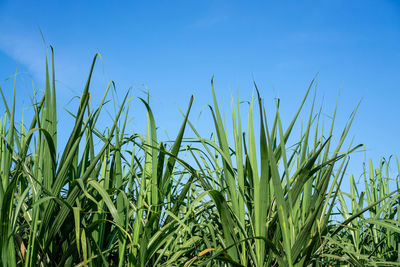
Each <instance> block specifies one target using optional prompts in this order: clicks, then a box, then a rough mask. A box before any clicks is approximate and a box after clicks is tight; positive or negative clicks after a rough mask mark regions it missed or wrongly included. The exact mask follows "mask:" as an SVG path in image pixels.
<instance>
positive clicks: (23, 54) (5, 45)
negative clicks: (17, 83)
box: [0, 31, 45, 81]
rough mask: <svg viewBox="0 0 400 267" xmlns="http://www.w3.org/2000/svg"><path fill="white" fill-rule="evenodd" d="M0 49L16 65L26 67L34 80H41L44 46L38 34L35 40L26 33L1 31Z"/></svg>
mask: <svg viewBox="0 0 400 267" xmlns="http://www.w3.org/2000/svg"><path fill="white" fill-rule="evenodd" d="M0 49H1V50H2V51H3V52H4V53H5V54H7V55H8V56H9V57H11V58H12V59H14V60H15V61H16V62H17V63H18V64H23V65H24V66H25V67H27V69H28V71H29V72H30V73H31V74H32V75H33V76H34V77H35V78H36V79H39V80H40V81H42V80H43V71H44V67H45V61H44V55H45V45H44V42H43V41H41V40H40V34H39V33H38V38H36V37H33V36H30V35H29V34H26V33H21V32H16V33H9V32H6V31H3V32H1V33H0Z"/></svg>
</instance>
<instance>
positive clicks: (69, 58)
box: [0, 0, 400, 166]
mask: <svg viewBox="0 0 400 267" xmlns="http://www.w3.org/2000/svg"><path fill="white" fill-rule="evenodd" d="M116 2H117V1H113V2H110V1H68V2H65V1H1V0H0V29H1V30H0V86H1V87H2V88H3V90H5V91H6V95H8V96H9V97H10V94H9V92H10V90H11V89H12V83H11V82H10V81H6V80H5V79H6V78H7V77H9V76H10V75H12V74H13V73H14V72H15V69H16V67H17V66H18V70H19V72H20V73H22V74H21V75H19V78H18V87H17V89H18V91H17V96H18V99H19V100H21V101H19V103H22V102H24V105H25V106H26V105H28V104H29V97H28V95H29V93H30V92H31V91H32V89H31V88H32V86H31V83H30V80H31V79H32V80H33V82H34V84H35V86H36V88H37V89H40V88H43V80H44V54H45V47H46V46H45V45H44V43H43V40H42V37H41V34H40V31H39V28H40V29H41V31H42V32H43V35H44V37H45V41H46V44H47V45H52V46H53V47H54V49H55V60H56V76H57V80H58V82H57V94H58V96H59V102H60V106H66V107H68V105H67V104H68V102H69V100H70V99H71V98H72V97H73V96H74V95H77V94H79V92H80V91H81V90H82V89H83V86H84V84H85V79H86V77H87V74H88V70H89V67H90V64H91V61H92V58H93V56H94V54H95V53H97V52H99V53H100V54H101V55H102V59H103V64H98V65H97V67H96V70H95V75H94V80H93V87H92V92H93V93H94V101H96V99H97V100H98V99H99V98H100V97H101V96H102V93H103V92H104V89H105V87H106V85H107V82H108V81H109V80H111V79H112V80H114V81H115V82H116V85H117V92H118V95H119V98H122V95H123V94H125V92H126V91H127V89H128V88H130V87H132V88H133V93H132V94H133V95H134V96H143V93H141V92H140V91H139V90H138V89H144V88H146V87H148V88H149V90H150V93H151V94H152V95H153V99H152V100H151V101H152V104H153V109H154V113H155V114H156V119H157V121H158V124H159V126H161V127H162V128H165V130H166V131H167V132H168V133H169V134H170V135H171V136H174V135H175V134H176V131H177V130H176V129H177V127H178V126H179V124H180V120H181V116H180V113H179V111H178V107H179V108H181V109H185V108H186V106H187V103H188V101H189V98H190V95H191V94H194V95H195V107H194V109H193V113H192V120H194V121H196V119H197V118H198V116H199V114H200V112H201V111H202V110H203V107H204V106H205V105H206V104H210V103H211V98H210V96H211V93H210V79H211V77H212V75H214V76H215V86H216V92H217V94H218V96H219V99H220V101H222V102H224V103H226V105H225V106H226V107H227V108H229V105H228V104H229V101H230V95H232V94H233V95H235V94H236V93H237V92H238V90H239V95H240V98H241V99H242V100H249V99H250V97H251V93H252V91H253V88H252V82H253V79H254V80H255V81H256V82H257V84H258V86H259V88H260V89H261V94H262V96H263V97H264V98H265V102H266V104H267V105H268V104H273V98H275V97H279V98H280V99H281V103H282V114H283V117H284V118H285V117H286V118H287V119H290V118H291V114H293V112H294V111H295V107H296V106H297V105H298V103H299V102H300V101H301V98H302V96H303V94H304V92H305V90H306V88H307V86H308V84H309V83H310V81H311V80H312V79H313V78H314V76H315V75H316V74H317V73H319V75H318V89H317V99H318V103H319V104H323V107H324V108H323V109H324V112H325V113H327V114H330V113H332V110H333V107H334V104H335V102H336V100H337V99H338V94H339V90H340V88H341V95H340V98H339V114H338V116H339V118H338V126H339V128H338V129H339V130H341V129H342V126H344V123H345V122H346V120H347V119H348V117H349V115H350V113H351V111H352V110H353V109H354V108H355V106H356V105H357V104H358V103H359V102H360V101H361V100H362V103H361V106H360V109H359V112H358V116H357V118H356V121H355V124H354V127H353V130H352V132H351V136H350V137H354V138H355V139H354V140H355V143H364V144H366V145H367V157H371V158H373V159H374V160H375V161H376V160H379V158H380V157H381V156H385V157H387V156H389V155H391V154H397V155H399V153H398V152H399V151H400V141H399V139H398V133H399V132H400V126H399V115H400V107H399V105H398V103H399V99H400V5H399V4H398V3H397V2H396V1H384V0H381V1H324V0H323V1H279V2H278V1H130V2H118V4H116ZM139 105H140V104H139V102H137V101H136V102H135V107H134V110H138V113H135V112H133V115H132V118H133V124H134V125H135V123H137V125H136V128H140V125H142V124H141V121H142V118H144V116H143V110H144V108H143V107H141V106H139ZM0 110H2V111H3V107H2V105H0ZM139 111H140V112H142V113H140V112H139ZM227 111H228V110H227ZM136 114H140V115H136ZM207 115H208V114H207ZM60 116H61V117H60V120H63V119H65V120H66V121H67V120H68V118H67V117H68V115H66V114H65V112H64V113H62V112H61V111H60ZM202 116H205V115H202ZM227 118H228V119H229V117H227ZM326 119H327V120H328V117H327V118H326ZM198 126H199V127H200V128H203V129H209V117H208V119H206V120H203V121H199V122H198ZM138 131H140V130H138ZM140 132H143V131H140ZM355 157H356V158H357V157H358V158H357V160H358V161H362V160H363V157H360V156H355ZM358 166H360V165H358Z"/></svg>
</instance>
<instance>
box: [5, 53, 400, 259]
mask: <svg viewBox="0 0 400 267" xmlns="http://www.w3.org/2000/svg"><path fill="white" fill-rule="evenodd" d="M95 61H96V57H95V58H94V60H93V64H92V67H91V70H90V73H89V78H88V80H87V83H86V86H85V88H84V90H83V93H82V95H81V97H80V104H79V108H78V110H77V111H76V112H75V113H74V114H73V116H74V120H75V123H74V127H73V129H72V131H71V133H70V135H69V139H68V141H67V142H66V145H65V147H64V148H63V149H61V148H60V147H58V142H57V141H58V140H57V137H58V136H59V134H58V132H57V124H58V123H60V121H58V119H57V115H56V114H57V105H56V89H55V75H54V60H52V72H51V74H52V75H50V72H49V70H48V67H47V63H46V84H45V89H44V93H43V97H42V98H41V100H39V101H37V100H36V99H34V103H33V105H32V107H31V109H32V113H33V114H34V115H33V118H32V121H31V123H30V125H29V127H27V126H25V124H24V123H23V121H22V122H21V123H17V120H16V118H15V89H14V99H13V100H12V101H11V102H10V100H6V98H5V97H4V95H3V93H2V96H3V101H4V107H5V110H6V112H5V114H4V116H3V117H2V118H1V120H0V137H1V140H0V177H1V184H0V208H1V212H0V221H1V228H0V250H1V257H0V263H1V265H2V266H117V265H118V266H309V265H310V266H328V265H356V266H365V265H372V266H374V265H379V266H382V265H400V255H399V253H400V248H399V242H400V239H399V233H400V230H399V228H398V225H399V216H398V212H400V211H399V210H398V204H399V194H398V190H395V189H398V186H397V188H393V185H398V179H397V180H396V179H393V181H391V178H390V172H389V162H388V161H382V162H381V164H380V166H379V168H377V169H374V167H373V165H372V162H370V163H369V171H365V172H364V182H365V190H364V191H363V190H362V189H360V188H361V187H360V186H359V187H358V188H357V184H356V182H355V180H354V178H353V176H350V177H349V176H348V175H347V174H346V168H347V166H348V162H349V157H348V155H349V154H350V153H352V152H353V151H355V150H357V149H359V148H360V146H359V145H358V146H357V145H356V146H353V145H352V142H346V136H347V134H348V132H349V129H350V126H351V124H352V121H353V119H354V117H355V112H353V113H352V115H351V117H350V119H349V121H348V123H347V125H345V127H344V129H343V132H342V134H341V135H340V136H339V137H336V140H337V142H336V143H334V142H333V141H332V140H333V139H332V138H331V137H332V135H333V133H334V121H335V115H336V109H335V111H334V114H333V116H332V122H331V125H330V126H329V127H328V129H327V131H326V129H324V127H323V126H322V125H323V124H322V123H320V114H321V112H315V111H314V102H313V104H312V106H311V108H310V112H309V114H307V115H305V116H304V115H303V116H302V117H304V118H305V119H304V121H303V119H301V123H300V122H298V121H299V120H300V119H299V117H300V116H301V115H300V114H302V108H303V106H304V105H305V103H306V99H307V97H308V94H309V92H310V89H311V87H312V83H311V85H310V87H309V88H308V90H307V93H306V95H305V97H304V99H303V100H302V102H301V103H300V106H299V109H298V111H297V112H296V114H295V115H294V117H293V119H292V120H291V121H290V122H289V124H288V127H287V128H286V129H284V127H283V123H282V121H281V117H280V114H279V103H277V105H276V108H275V114H274V116H272V117H271V116H270V114H267V112H266V111H265V108H264V106H263V102H262V99H261V98H260V96H259V92H258V89H257V87H255V89H256V93H257V97H255V98H253V100H252V101H251V102H250V103H249V104H248V108H247V107H246V113H247V115H248V117H247V120H246V121H247V125H246V127H244V126H243V125H242V122H243V120H242V115H241V114H242V112H243V111H241V109H240V103H239V99H238V100H237V101H236V103H235V101H233V100H232V103H231V115H232V120H231V121H232V129H233V134H229V133H228V130H227V127H226V125H225V124H224V118H223V117H222V116H221V112H220V109H219V107H218V104H217V99H216V96H215V92H214V88H213V85H212V97H213V105H212V106H210V114H211V119H212V123H213V124H214V125H215V129H214V134H213V135H211V136H212V137H211V138H203V137H202V136H200V134H199V133H198V131H197V130H196V129H195V127H194V126H193V124H192V123H191V122H190V119H189V113H190V110H191V106H192V102H193V97H192V99H190V102H189V105H188V108H187V111H186V113H183V119H182V126H181V128H180V130H179V132H178V135H177V136H176V138H175V139H174V140H172V142H169V141H170V140H166V142H161V141H160V140H159V139H158V138H157V127H156V121H155V119H154V116H153V113H152V110H151V107H150V105H149V101H148V100H145V99H141V98H140V99H139V102H141V104H143V105H144V106H145V108H146V110H147V129H144V130H143V132H137V133H132V132H129V131H128V130H127V121H128V118H129V106H130V101H128V100H127V99H128V95H126V96H125V98H124V99H123V101H122V103H120V104H119V105H117V104H116V105H115V106H116V107H117V112H116V114H115V118H114V121H113V124H112V125H109V127H108V128H107V129H98V128H97V122H98V121H99V118H101V116H102V115H103V114H102V110H103V108H104V106H105V105H107V104H109V103H107V98H108V96H107V95H108V93H109V91H110V90H112V89H110V88H112V83H109V85H108V87H107V89H106V91H105V94H104V97H103V99H102V101H101V103H100V104H99V105H98V106H97V107H96V108H91V107H90V106H89V99H90V93H89V87H90V80H91V76H92V72H93V67H94V65H95ZM246 105H247V104H246ZM270 119H271V120H270ZM256 122H257V123H256ZM255 124H257V125H255ZM299 124H300V125H299ZM321 124H322V125H321ZM296 127H297V128H296ZM244 128H246V130H243V129H244ZM293 129H296V131H293ZM189 131H190V132H191V133H192V135H193V136H191V138H188V136H186V135H187V132H189ZM185 132H186V135H185V138H184V134H185ZM294 132H296V134H297V132H298V133H300V135H299V136H298V137H296V138H294V137H293V133H294ZM325 132H326V133H325ZM289 140H296V141H295V142H294V144H292V145H290V146H289V144H288V142H289ZM182 151H185V155H186V156H184V153H180V152H182ZM396 178H398V177H396ZM344 179H350V185H351V188H350V192H343V191H342V190H341V187H340V186H341V184H342V182H343V180H344ZM391 183H392V185H390V184H391ZM389 185H390V186H389ZM390 189H392V190H393V192H390ZM337 211H339V213H337Z"/></svg>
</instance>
